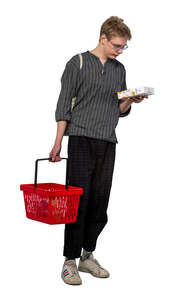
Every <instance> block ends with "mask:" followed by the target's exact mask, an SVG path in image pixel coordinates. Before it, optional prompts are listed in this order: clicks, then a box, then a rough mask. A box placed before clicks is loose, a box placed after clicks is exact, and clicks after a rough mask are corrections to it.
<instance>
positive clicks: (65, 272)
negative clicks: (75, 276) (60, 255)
mask: <svg viewBox="0 0 170 300" xmlns="http://www.w3.org/2000/svg"><path fill="white" fill-rule="evenodd" d="M63 275H64V277H66V276H67V275H69V272H68V271H67V269H65V270H64V271H63Z"/></svg>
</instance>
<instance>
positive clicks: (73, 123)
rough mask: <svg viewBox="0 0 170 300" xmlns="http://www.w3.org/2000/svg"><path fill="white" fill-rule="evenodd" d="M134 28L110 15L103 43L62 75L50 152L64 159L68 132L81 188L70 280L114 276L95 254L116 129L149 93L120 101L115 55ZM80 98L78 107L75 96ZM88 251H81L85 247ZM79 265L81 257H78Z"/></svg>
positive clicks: (68, 243) (66, 276)
mask: <svg viewBox="0 0 170 300" xmlns="http://www.w3.org/2000/svg"><path fill="white" fill-rule="evenodd" d="M130 39H131V32H130V29H129V28H128V27H127V25H125V24H124V23H123V20H122V19H120V18H118V17H114V16H113V17H110V18H109V19H107V20H106V21H105V22H104V23H103V25H102V27H101V30H100V38H99V44H98V45H97V47H96V48H95V49H93V50H91V51H89V50H88V51H86V52H83V53H82V57H83V66H82V68H81V69H80V58H79V55H75V56H73V57H72V58H71V59H70V60H69V61H68V62H67V64H66V68H65V70H64V73H63V75H62V78H61V83H62V86H61V92H60V95H59V99H58V103H57V108H56V112H55V119H56V121H57V122H58V127H57V135H56V139H55V143H54V146H53V148H52V150H51V152H50V157H52V162H57V161H60V160H61V158H60V151H61V143H62V138H63V136H64V135H65V136H69V140H68V158H69V160H68V163H69V185H72V186H78V187H82V188H83V190H84V193H83V195H81V196H80V201H79V208H78V215H77V221H76V222H75V223H70V224H66V225H65V237H64V251H63V255H64V256H65V261H64V264H63V268H62V273H61V277H62V279H63V280H64V282H65V283H68V284H81V283H82V280H81V278H80V274H79V271H82V272H87V273H91V274H92V275H93V276H96V277H100V278H104V277H109V272H108V271H107V270H106V269H104V268H103V267H102V266H101V265H100V264H99V262H98V261H97V260H96V259H95V258H94V256H93V253H92V252H93V251H94V250H95V248H96V242H97V238H98V236H99V234H100V233H101V231H102V230H103V228H104V226H105V225H106V223H107V207H108V202H109V196H110V190H111V185H112V176H113V170H114V163H115V153H116V143H118V141H117V138H116V133H115V128H116V126H117V124H118V120H119V117H124V116H127V115H128V114H129V113H130V111H131V105H132V103H133V102H135V103H139V102H141V101H142V100H143V99H144V97H136V98H133V99H132V98H129V99H126V100H121V101H120V100H118V98H117V94H116V92H117V91H122V90H126V89H127V86H126V74H125V68H124V66H123V64H122V63H120V62H119V61H118V60H117V59H116V58H117V57H118V56H119V55H120V54H121V53H122V52H123V50H124V49H126V48H127V40H130ZM75 96H76V102H75V104H74V107H73V108H71V106H72V98H73V97H75ZM82 248H83V253H82V255H81V250H82ZM79 257H80V260H79V266H78V268H77V265H76V258H79Z"/></svg>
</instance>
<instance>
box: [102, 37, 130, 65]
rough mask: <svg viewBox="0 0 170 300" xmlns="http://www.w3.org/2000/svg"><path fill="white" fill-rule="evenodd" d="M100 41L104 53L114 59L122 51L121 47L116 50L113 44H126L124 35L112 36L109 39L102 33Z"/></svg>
mask: <svg viewBox="0 0 170 300" xmlns="http://www.w3.org/2000/svg"><path fill="white" fill-rule="evenodd" d="M101 42H102V43H103V47H104V53H105V55H106V56H107V57H109V58H111V59H115V58H116V57H117V56H118V55H120V54H121V53H122V52H123V50H122V49H119V50H116V48H115V46H125V45H127V39H126V38H125V37H113V38H111V40H110V41H109V40H108V39H107V38H106V36H105V35H102V39H101Z"/></svg>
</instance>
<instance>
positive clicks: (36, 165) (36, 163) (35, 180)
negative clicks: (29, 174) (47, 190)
mask: <svg viewBox="0 0 170 300" xmlns="http://www.w3.org/2000/svg"><path fill="white" fill-rule="evenodd" d="M60 158H62V159H66V180H65V188H66V189H67V190H68V184H69V179H68V158H67V157H60ZM40 160H49V161H51V160H52V158H51V157H48V158H39V159H36V161H35V176H34V187H35V188H36V187H37V174H38V162H39V161H40Z"/></svg>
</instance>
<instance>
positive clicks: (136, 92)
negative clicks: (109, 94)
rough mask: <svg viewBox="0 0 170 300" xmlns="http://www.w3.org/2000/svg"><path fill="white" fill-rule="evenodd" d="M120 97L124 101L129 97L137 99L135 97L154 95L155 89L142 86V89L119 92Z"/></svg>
mask: <svg viewBox="0 0 170 300" xmlns="http://www.w3.org/2000/svg"><path fill="white" fill-rule="evenodd" d="M117 95H118V99H122V98H124V97H125V98H128V97H133V96H134V97H135V96H142V95H148V96H149V95H154V88H151V87H146V86H142V87H138V88H134V89H128V90H125V91H121V92H117Z"/></svg>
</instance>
